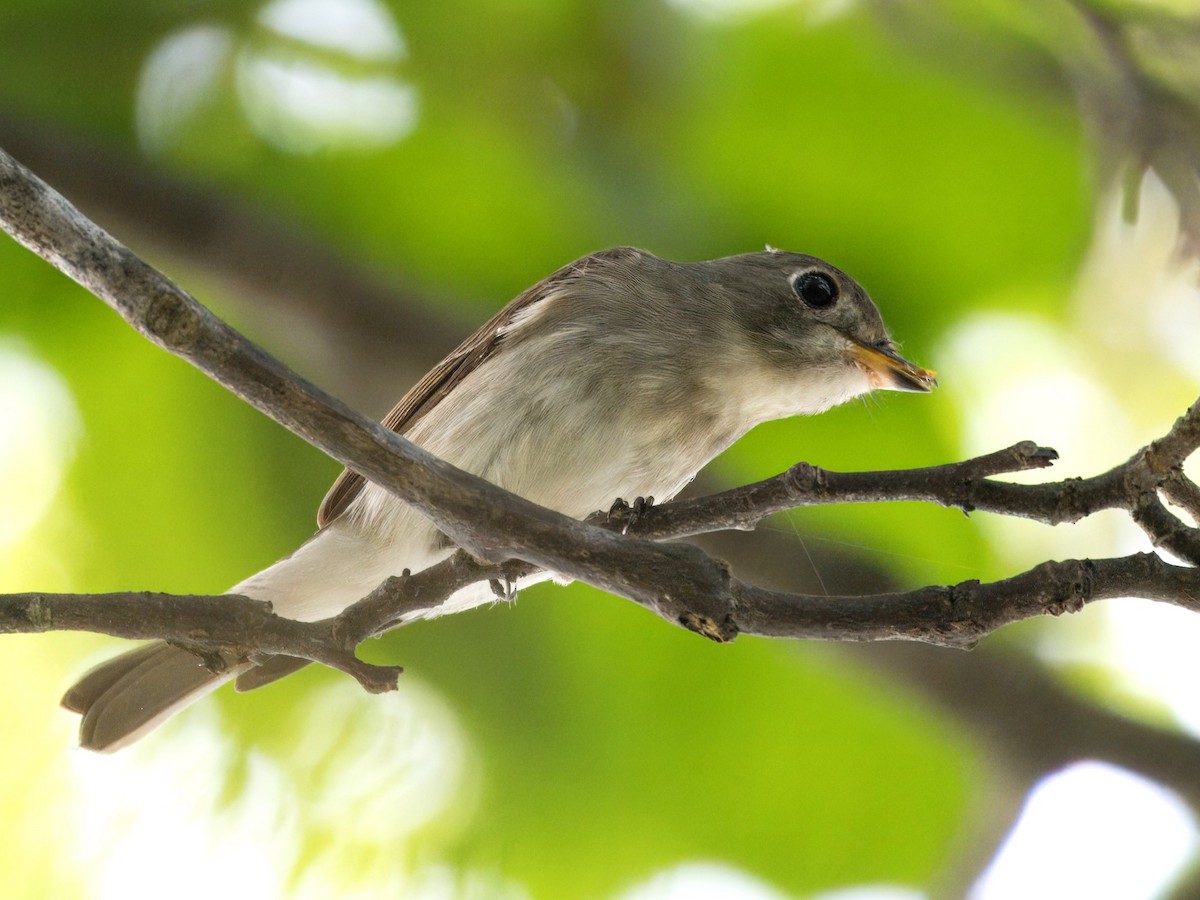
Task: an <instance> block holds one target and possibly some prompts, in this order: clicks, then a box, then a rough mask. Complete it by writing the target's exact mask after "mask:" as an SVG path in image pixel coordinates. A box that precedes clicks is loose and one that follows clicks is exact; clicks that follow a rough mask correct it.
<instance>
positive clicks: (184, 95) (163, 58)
mask: <svg viewBox="0 0 1200 900" xmlns="http://www.w3.org/2000/svg"><path fill="white" fill-rule="evenodd" d="M232 49H233V36H232V35H231V34H230V33H229V31H228V30H227V29H224V28H218V27H215V26H211V25H197V26H194V27H191V28H186V29H184V30H183V31H178V32H176V33H175V34H173V35H171V36H169V37H168V38H166V39H165V40H164V41H163V42H162V43H161V44H159V45H158V46H157V47H155V48H154V50H153V51H152V52H151V53H150V56H149V57H148V58H147V59H146V62H145V64H144V65H143V66H142V71H141V74H140V75H139V76H138V86H137V105H136V111H135V118H136V122H137V133H138V139H139V141H140V142H141V145H142V149H144V150H145V151H146V152H148V153H161V152H162V151H163V150H164V149H166V148H167V147H169V146H170V145H171V144H172V143H173V142H174V141H175V139H176V138H177V137H178V136H179V134H180V133H181V132H182V131H183V129H184V127H185V126H186V125H187V124H188V122H190V121H192V120H193V119H194V118H195V116H196V115H197V114H198V113H199V112H200V110H201V109H202V108H203V107H204V106H205V105H206V104H208V103H210V102H211V101H212V100H213V98H214V97H215V95H216V92H217V90H218V88H219V87H220V84H221V78H222V75H223V72H224V70H225V68H226V67H227V66H228V63H229V58H230V53H231V51H232Z"/></svg>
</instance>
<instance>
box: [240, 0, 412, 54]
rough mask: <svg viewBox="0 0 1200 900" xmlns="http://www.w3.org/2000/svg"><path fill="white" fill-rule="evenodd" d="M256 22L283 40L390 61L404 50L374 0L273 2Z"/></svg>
mask: <svg viewBox="0 0 1200 900" xmlns="http://www.w3.org/2000/svg"><path fill="white" fill-rule="evenodd" d="M258 21H259V22H261V23H262V24H263V25H265V26H266V27H267V28H270V29H271V30H272V31H274V32H276V33H277V34H280V35H283V36H284V37H290V38H294V39H296V40H298V41H303V42H305V43H308V44H312V45H313V46H315V47H326V48H328V49H330V50H340V51H341V52H343V53H348V54H350V55H351V56H357V57H359V58H360V59H373V60H379V61H381V62H389V61H392V60H396V59H399V58H400V57H402V56H404V54H405V52H406V50H407V48H406V47H405V44H404V37H403V35H401V34H400V29H399V28H398V27H397V26H396V23H395V22H394V21H393V20H392V16H391V13H389V12H388V10H387V8H386V7H384V6H383V5H382V4H380V3H376V2H374V0H275V2H273V3H269V4H267V5H266V6H265V7H263V9H262V11H261V12H260V13H259V14H258Z"/></svg>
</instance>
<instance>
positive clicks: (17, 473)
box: [0, 339, 80, 574]
mask: <svg viewBox="0 0 1200 900" xmlns="http://www.w3.org/2000/svg"><path fill="white" fill-rule="evenodd" d="M79 431H80V421H79V413H78V411H77V410H76V408H75V401H74V399H73V398H72V396H71V392H70V389H69V388H68V387H67V385H66V383H65V382H64V381H63V380H62V378H61V376H59V374H58V373H57V372H55V371H54V370H53V369H51V368H50V367H49V366H48V365H46V364H45V363H43V362H42V361H41V360H39V359H38V358H37V357H35V356H34V355H33V354H32V353H30V352H29V351H28V350H26V349H25V348H24V347H22V346H20V345H19V344H16V343H14V342H9V341H5V340H3V339H0V551H3V550H4V549H5V548H6V547H9V546H11V545H13V544H14V543H16V542H17V541H19V540H20V539H21V538H22V537H24V536H25V534H26V533H27V532H28V531H29V530H30V529H32V528H33V527H34V526H35V525H37V523H38V522H39V521H40V520H41V518H42V516H43V515H44V514H45V513H46V511H47V510H48V509H49V508H50V505H51V503H52V502H53V500H54V498H55V497H56V496H57V494H58V489H59V486H60V484H61V483H62V479H63V475H64V474H65V473H66V469H67V466H68V464H69V463H70V461H71V459H72V457H73V456H74V453H75V444H76V441H77V439H78V437H79ZM6 568H7V566H6ZM9 574H11V573H9Z"/></svg>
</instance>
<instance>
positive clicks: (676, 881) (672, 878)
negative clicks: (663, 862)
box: [615, 862, 787, 900]
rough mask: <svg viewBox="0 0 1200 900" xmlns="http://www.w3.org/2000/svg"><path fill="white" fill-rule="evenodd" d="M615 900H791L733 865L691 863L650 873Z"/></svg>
mask: <svg viewBox="0 0 1200 900" xmlns="http://www.w3.org/2000/svg"><path fill="white" fill-rule="evenodd" d="M615 900H787V895H785V894H783V893H780V892H779V891H777V890H775V888H773V887H771V886H770V885H769V884H767V883H766V882H764V881H760V880H759V879H757V878H755V877H754V876H752V875H749V874H747V873H745V872H743V871H741V870H740V869H735V868H733V867H732V866H728V865H724V864H722V863H715V862H687V863H681V864H680V865H678V866H676V867H675V868H673V869H668V870H667V871H665V872H659V873H658V874H656V875H652V876H650V878H648V879H647V880H646V881H644V882H642V883H641V884H638V885H635V886H634V887H632V888H629V889H628V890H626V891H624V892H622V893H620V894H618V895H617V896H616V898H615Z"/></svg>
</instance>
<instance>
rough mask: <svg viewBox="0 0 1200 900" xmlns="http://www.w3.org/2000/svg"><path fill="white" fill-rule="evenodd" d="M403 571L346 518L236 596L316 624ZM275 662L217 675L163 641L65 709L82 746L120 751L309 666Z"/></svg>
mask: <svg viewBox="0 0 1200 900" xmlns="http://www.w3.org/2000/svg"><path fill="white" fill-rule="evenodd" d="M432 533H433V532H432V530H430V534H432ZM422 547H423V545H422ZM403 549H404V547H403V546H401V550H403ZM429 552H430V551H428V550H425V552H424V554H422V553H420V552H417V551H413V552H409V553H404V554H401V556H400V558H403V559H406V560H407V559H412V560H415V561H416V562H415V565H417V566H418V567H423V565H426V564H428V562H429V561H430V559H429ZM444 552H445V551H443V555H444ZM406 564H408V563H406ZM399 571H400V568H399V567H398V565H396V564H394V557H393V556H392V555H391V554H389V553H387V552H383V551H381V550H378V549H375V548H374V546H373V545H371V544H369V543H367V542H365V541H363V540H362V539H361V538H360V536H359V535H358V533H357V532H356V531H355V529H354V528H353V527H352V526H351V525H350V524H349V523H345V522H343V521H342V520H338V521H337V522H335V523H333V524H332V525H330V526H328V527H327V528H325V529H324V530H322V531H320V532H318V533H317V534H316V535H314V536H313V537H312V538H311V539H310V540H309V541H308V542H306V543H305V544H303V545H302V546H301V547H300V548H299V549H298V550H296V552H295V553H293V554H291V555H290V556H288V557H285V558H284V559H281V560H280V561H279V562H277V563H275V564H274V565H273V566H270V567H268V568H266V569H263V570H262V571H261V572H259V573H257V574H256V575H252V576H250V577H249V578H247V579H246V580H245V581H243V582H241V583H240V584H238V585H235V586H234V587H232V588H230V590H229V593H231V594H244V595H245V596H248V597H254V598H255V599H257V600H265V601H268V602H270V603H271V606H272V608H273V609H274V611H275V612H276V613H278V614H279V615H282V616H287V617H288V618H290V619H298V620H300V621H315V620H317V619H322V618H325V617H326V616H330V615H335V614H336V613H338V612H340V611H341V610H343V609H344V608H345V607H347V606H349V605H350V604H351V603H353V602H354V601H356V600H358V599H359V598H361V597H363V596H365V595H366V594H367V593H369V592H370V591H371V589H372V588H374V587H375V586H376V585H377V584H379V583H380V582H381V581H383V579H384V578H386V577H387V576H388V575H391V574H394V573H396V572H399ZM275 659H276V660H277V662H276V663H275V664H271V665H267V666H265V667H261V668H256V666H255V665H254V664H253V663H250V662H247V661H245V660H240V659H238V658H236V657H234V656H232V655H231V656H227V657H224V658H223V660H222V661H223V662H224V663H225V666H224V669H222V670H221V671H219V672H213V671H211V670H210V669H209V668H208V666H206V665H205V662H204V660H202V659H201V658H200V657H199V656H198V655H197V654H195V653H190V652H188V651H187V650H184V649H181V648H179V647H174V646H171V645H170V644H167V643H164V642H162V641H156V642H154V643H151V644H146V645H143V646H141V647H137V648H135V649H133V650H130V651H128V652H126V653H123V654H121V655H120V656H117V657H115V658H113V659H110V660H108V661H106V662H103V663H101V664H100V665H98V666H96V668H94V669H92V670H91V671H90V672H88V673H87V674H86V675H84V676H83V678H81V679H80V680H79V682H78V683H77V684H76V685H75V686H74V687H72V688H71V689H70V690H68V691H67V693H66V695H65V696H64V697H63V699H62V705H63V706H64V707H66V708H67V709H69V710H71V711H72V712H76V713H79V714H80V715H81V716H82V717H83V718H82V721H81V722H80V726H79V743H80V745H81V746H83V747H86V748H87V749H89V750H99V751H112V750H118V749H120V748H121V747H124V746H125V745H127V744H130V743H132V742H133V741H136V740H137V739H138V738H140V737H142V736H143V735H145V734H146V733H147V732H149V731H151V730H152V729H153V728H155V727H156V726H158V725H160V724H162V723H163V722H165V721H166V720H167V719H169V718H170V717H171V716H173V715H174V714H175V713H177V712H179V711H180V710H182V709H183V708H184V707H186V706H189V705H190V704H192V703H194V702H195V701H197V700H199V699H200V698H201V697H203V696H205V695H206V694H208V693H210V692H211V691H214V690H216V689H217V688H218V687H220V686H221V685H222V684H224V683H225V682H226V681H229V680H231V679H233V678H236V677H238V676H239V675H241V674H243V673H245V672H253V673H254V674H253V675H252V676H249V677H248V679H247V680H246V682H245V683H244V684H241V685H240V687H241V688H242V689H243V690H248V689H250V688H251V687H256V686H259V685H262V684H266V683H269V682H270V681H272V680H274V679H275V678H279V677H282V676H283V675H285V674H287V673H289V672H291V671H294V670H295V668H298V667H299V666H300V665H303V661H301V660H297V661H294V662H292V663H290V664H289V661H288V660H289V658H286V657H277V658H275ZM260 662H261V660H260ZM289 666H290V667H289Z"/></svg>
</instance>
